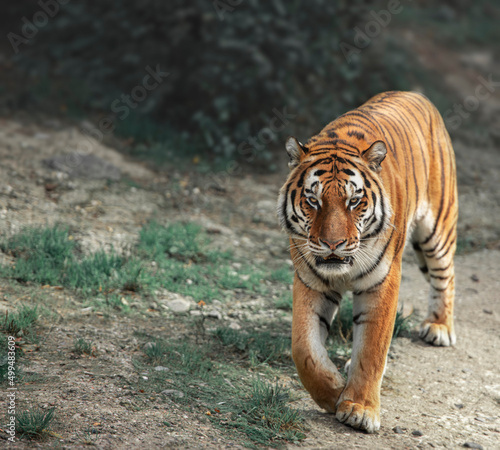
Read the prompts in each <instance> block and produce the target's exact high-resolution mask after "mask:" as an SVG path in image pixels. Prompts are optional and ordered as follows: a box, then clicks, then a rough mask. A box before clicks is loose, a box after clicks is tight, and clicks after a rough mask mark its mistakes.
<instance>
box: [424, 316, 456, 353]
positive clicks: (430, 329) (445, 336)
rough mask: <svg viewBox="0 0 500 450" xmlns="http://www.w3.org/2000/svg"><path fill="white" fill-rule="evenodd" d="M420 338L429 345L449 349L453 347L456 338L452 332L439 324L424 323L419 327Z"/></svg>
mask: <svg viewBox="0 0 500 450" xmlns="http://www.w3.org/2000/svg"><path fill="white" fill-rule="evenodd" d="M420 337H421V338H422V339H423V340H424V341H425V342H428V343H429V344H432V345H436V346H443V347H449V346H450V345H455V343H456V341H457V337H456V336H455V333H454V332H453V331H451V332H450V330H449V329H448V327H447V326H446V325H444V324H441V323H432V322H424V323H423V324H422V325H421V326H420Z"/></svg>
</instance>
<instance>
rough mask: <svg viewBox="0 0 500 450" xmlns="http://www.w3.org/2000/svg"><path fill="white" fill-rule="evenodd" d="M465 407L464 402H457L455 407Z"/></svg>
mask: <svg viewBox="0 0 500 450" xmlns="http://www.w3.org/2000/svg"><path fill="white" fill-rule="evenodd" d="M463 407H464V404H463V403H455V408H457V409H462V408H463Z"/></svg>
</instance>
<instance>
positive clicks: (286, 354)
mask: <svg viewBox="0 0 500 450" xmlns="http://www.w3.org/2000/svg"><path fill="white" fill-rule="evenodd" d="M215 336H217V338H218V339H219V340H220V342H221V343H222V345H224V346H228V347H232V348H234V349H235V350H237V351H239V352H241V353H243V354H244V355H246V356H247V357H248V358H249V361H250V363H251V364H252V365H258V364H260V363H269V362H272V363H273V364H276V363H277V362H289V361H290V345H291V343H290V338H288V337H283V336H281V335H273V334H272V333H270V332H268V331H265V332H258V331H251V332H246V331H237V330H232V329H231V328H217V330H216V331H215Z"/></svg>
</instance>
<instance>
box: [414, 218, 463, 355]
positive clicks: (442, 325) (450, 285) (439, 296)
mask: <svg viewBox="0 0 500 450" xmlns="http://www.w3.org/2000/svg"><path fill="white" fill-rule="evenodd" d="M429 222H430V221H429V220H424V221H422V223H421V224H420V227H419V229H418V231H417V233H416V235H417V236H420V237H422V236H428V237H427V238H425V239H424V238H422V239H423V240H422V241H421V242H419V244H418V247H419V250H420V253H421V255H423V258H424V261H425V267H426V269H427V273H425V269H424V270H423V272H424V275H426V278H427V279H428V280H429V281H430V285H431V290H430V295H429V309H428V314H427V318H426V319H425V320H424V321H423V322H422V324H421V326H420V337H421V338H422V339H423V340H424V341H426V342H428V343H430V344H433V345H437V346H449V345H454V344H455V342H456V336H455V330H454V325H453V304H454V298H455V270H454V265H453V257H454V255H455V248H456V238H457V233H456V215H455V217H453V216H452V217H449V220H448V221H444V222H445V224H447V226H445V225H443V226H442V229H438V228H439V227H436V226H433V227H432V228H431V227H425V226H424V224H425V223H429ZM429 228H430V229H429ZM414 248H415V246H414ZM418 253H419V252H418V251H417V257H418V256H419V255H418ZM421 267H424V266H421Z"/></svg>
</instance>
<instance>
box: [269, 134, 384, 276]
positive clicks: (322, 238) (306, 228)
mask: <svg viewBox="0 0 500 450" xmlns="http://www.w3.org/2000/svg"><path fill="white" fill-rule="evenodd" d="M292 139H293V138H292ZM370 149H371V151H370V152H368V153H367V154H363V153H361V152H360V154H359V157H355V158H354V157H352V156H350V157H346V156H345V155H343V154H342V153H340V152H339V153H336V152H335V151H334V149H332V151H331V152H328V153H325V152H321V153H320V154H315V153H308V151H307V149H306V148H305V147H304V146H302V145H301V144H300V143H298V141H296V140H293V141H292V142H290V140H289V141H288V143H287V150H288V152H289V154H290V153H291V155H290V156H291V163H290V166H291V168H292V172H291V174H290V176H289V178H288V180H287V182H286V183H285V185H284V186H283V188H282V189H281V191H280V196H279V200H278V216H279V217H280V221H281V224H282V226H283V228H284V229H285V231H286V232H287V233H288V234H289V235H290V237H291V239H292V256H293V259H294V262H295V266H296V269H297V270H298V271H300V269H301V268H302V265H307V266H308V267H309V269H310V270H312V271H313V272H316V273H318V274H319V275H321V276H322V277H323V278H330V277H332V276H338V275H342V274H347V273H348V272H350V271H352V270H354V269H358V270H362V268H363V266H364V265H366V263H367V261H368V257H369V256H370V255H368V254H367V252H369V250H368V248H369V247H371V245H369V243H370V241H372V240H375V239H376V236H377V235H378V234H379V233H380V232H381V231H382V229H385V226H386V223H387V221H388V219H389V218H388V217H387V205H384V194H383V191H382V188H381V183H380V182H379V180H378V175H377V172H378V171H379V170H380V163H381V162H382V160H383V158H384V157H385V152H386V150H385V146H384V144H383V143H382V142H378V143H375V144H373V145H372V146H371V147H370ZM370 149H368V150H370ZM296 156H298V158H296ZM294 253H295V254H294ZM372 257H373V256H372Z"/></svg>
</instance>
